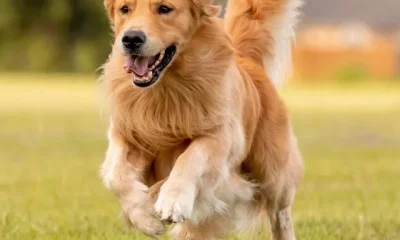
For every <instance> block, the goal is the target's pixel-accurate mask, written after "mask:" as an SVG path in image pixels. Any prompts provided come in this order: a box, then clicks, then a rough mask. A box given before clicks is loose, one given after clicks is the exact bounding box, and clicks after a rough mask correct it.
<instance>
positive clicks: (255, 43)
mask: <svg viewBox="0 0 400 240" xmlns="http://www.w3.org/2000/svg"><path fill="white" fill-rule="evenodd" d="M299 5H300V1H299V0H229V1H228V7H227V12H226V17H225V19H224V20H223V19H220V18H218V17H217V16H218V14H219V11H220V8H219V7H218V6H216V5H214V4H213V3H212V0H105V7H106V9H107V12H108V16H109V18H110V21H111V24H112V29H113V32H114V34H115V43H114V45H113V48H112V53H111V54H110V56H109V59H108V61H107V63H106V64H105V65H104V73H103V79H104V84H105V86H106V89H107V93H108V98H107V101H108V104H109V108H110V119H111V122H110V128H109V132H108V138H109V147H108V151H107V154H106V159H105V161H104V163H103V165H102V169H101V175H102V178H103V180H104V184H105V186H106V188H107V189H109V190H110V191H112V192H113V193H114V194H115V196H116V197H117V199H118V200H119V202H120V204H121V208H122V215H123V216H124V217H125V218H126V220H127V222H128V223H129V224H130V225H131V226H133V227H135V228H136V229H138V230H139V231H141V232H143V233H145V234H147V235H149V236H151V237H157V236H159V235H161V234H163V233H164V231H165V229H166V227H167V224H169V223H174V224H173V229H172V230H171V234H172V236H173V237H174V239H194V240H197V239H220V238H224V237H226V236H229V234H231V233H233V232H235V231H242V230H244V229H247V228H250V227H253V226H254V224H256V223H257V222H259V220H262V218H263V217H265V218H267V216H268V218H269V220H270V226H271V232H272V235H273V239H277V240H284V239H295V235H294V230H293V225H292V219H291V205H292V203H293V200H294V196H295V192H296V187H297V185H298V183H299V181H300V179H301V178H302V171H303V170H302V169H303V167H302V160H301V157H300V154H299V151H298V147H297V142H296V138H295V137H294V134H293V131H292V128H291V124H290V120H289V117H288V113H287V110H286V108H285V105H284V103H283V102H282V100H281V98H280V96H279V94H278V93H277V90H276V84H278V82H279V81H280V79H282V77H283V75H284V73H285V70H286V69H288V68H289V67H290V66H289V65H290V64H289V63H290V55H291V51H290V50H291V41H292V38H293V35H294V33H293V27H294V25H295V22H296V18H297V9H298V7H299Z"/></svg>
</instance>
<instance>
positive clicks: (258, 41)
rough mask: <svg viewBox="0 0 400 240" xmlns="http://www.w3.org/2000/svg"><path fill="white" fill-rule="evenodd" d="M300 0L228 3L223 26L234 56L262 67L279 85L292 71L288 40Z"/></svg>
mask: <svg viewBox="0 0 400 240" xmlns="http://www.w3.org/2000/svg"><path fill="white" fill-rule="evenodd" d="M301 5H302V0H229V1H228V7H227V12H226V15H225V26H226V28H227V30H228V32H229V33H230V34H231V36H232V40H233V44H234V47H235V49H236V50H237V52H238V55H239V56H241V57H244V58H250V59H252V60H253V61H254V62H256V63H259V64H260V65H263V66H264V69H265V71H266V74H267V76H268V77H269V79H270V80H271V81H272V82H273V84H274V85H275V86H277V87H279V86H281V85H282V83H283V81H284V80H285V78H286V77H287V75H288V74H289V73H291V68H292V66H291V65H292V56H291V55H292V53H291V48H292V46H291V45H292V41H293V40H294V27H295V25H296V23H297V17H298V15H299V14H298V8H299V7H300V6H301Z"/></svg>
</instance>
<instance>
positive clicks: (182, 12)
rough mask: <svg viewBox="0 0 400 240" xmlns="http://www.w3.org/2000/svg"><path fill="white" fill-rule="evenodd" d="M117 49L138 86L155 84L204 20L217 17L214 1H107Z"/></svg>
mask: <svg viewBox="0 0 400 240" xmlns="http://www.w3.org/2000/svg"><path fill="white" fill-rule="evenodd" d="M104 4H105V7H106V10H107V13H108V16H109V18H110V21H111V23H112V25H113V31H114V34H115V46H114V47H115V48H116V49H118V50H120V51H119V52H120V54H122V55H124V57H125V66H121V67H124V68H125V70H126V71H127V73H130V74H132V76H133V77H132V78H133V83H134V84H135V85H136V86H138V87H148V86H151V85H153V84H154V83H155V82H156V81H157V80H158V79H159V78H161V77H162V75H163V73H164V72H165V71H167V69H168V67H169V65H170V64H171V63H172V62H173V60H174V58H175V57H176V55H177V54H179V52H180V50H182V49H183V48H184V47H185V44H186V43H187V42H189V41H190V38H191V36H192V35H193V34H194V32H195V31H196V29H197V28H198V26H199V24H200V22H201V21H203V20H206V19H207V18H208V17H210V16H215V15H217V14H218V12H219V8H218V7H217V6H215V5H213V4H212V0H105V1H104Z"/></svg>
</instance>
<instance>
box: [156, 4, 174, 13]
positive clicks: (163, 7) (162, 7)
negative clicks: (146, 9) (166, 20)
mask: <svg viewBox="0 0 400 240" xmlns="http://www.w3.org/2000/svg"><path fill="white" fill-rule="evenodd" d="M172 10H173V9H172V8H170V7H168V6H166V5H160V6H159V7H158V9H157V11H158V14H160V15H161V14H168V13H170V12H172Z"/></svg>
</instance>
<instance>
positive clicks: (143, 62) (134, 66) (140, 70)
mask: <svg viewBox="0 0 400 240" xmlns="http://www.w3.org/2000/svg"><path fill="white" fill-rule="evenodd" d="M155 62H156V56H153V57H136V58H135V59H133V58H132V57H131V56H129V57H126V58H125V66H124V68H125V70H126V72H127V73H132V71H134V72H135V73H136V75H139V76H144V75H145V74H146V73H147V72H148V70H149V65H150V66H151V65H153V64H154V63H155Z"/></svg>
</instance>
